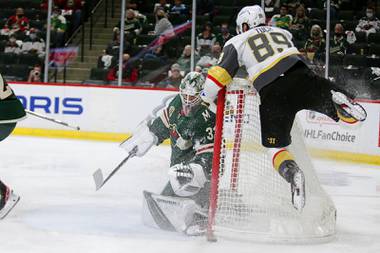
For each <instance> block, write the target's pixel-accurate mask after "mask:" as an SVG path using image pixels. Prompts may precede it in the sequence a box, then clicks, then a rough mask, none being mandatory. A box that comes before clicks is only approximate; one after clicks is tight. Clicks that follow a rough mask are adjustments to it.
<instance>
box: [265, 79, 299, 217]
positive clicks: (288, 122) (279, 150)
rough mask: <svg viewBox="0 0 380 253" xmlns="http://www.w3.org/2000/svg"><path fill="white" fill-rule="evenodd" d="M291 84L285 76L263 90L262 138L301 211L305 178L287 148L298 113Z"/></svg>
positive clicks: (296, 205) (296, 206)
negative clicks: (291, 91)
mask: <svg viewBox="0 0 380 253" xmlns="http://www.w3.org/2000/svg"><path fill="white" fill-rule="evenodd" d="M288 86H290V85H289V84H288V83H287V82H286V78H284V77H281V78H279V79H277V80H276V81H275V82H274V83H272V84H271V85H269V86H267V87H264V88H263V90H262V91H261V93H260V97H261V105H260V121H261V138H262V144H263V146H264V147H266V148H268V154H269V158H270V159H271V162H272V164H273V167H274V169H275V170H277V171H278V173H279V174H280V175H281V176H282V177H283V178H284V179H285V180H286V181H287V182H288V183H289V184H290V186H291V196H292V203H293V206H294V207H295V208H296V209H297V210H301V209H302V208H303V207H304V205H305V177H304V175H303V172H302V170H301V169H300V168H299V167H298V165H297V163H296V162H295V160H294V157H293V155H292V154H291V153H290V151H289V150H288V149H287V146H289V144H290V143H291V136H290V131H291V128H292V125H293V121H294V117H295V113H296V112H295V111H294V110H293V108H292V106H291V103H290V102H289V97H288V96H287V92H288V90H289V87H288Z"/></svg>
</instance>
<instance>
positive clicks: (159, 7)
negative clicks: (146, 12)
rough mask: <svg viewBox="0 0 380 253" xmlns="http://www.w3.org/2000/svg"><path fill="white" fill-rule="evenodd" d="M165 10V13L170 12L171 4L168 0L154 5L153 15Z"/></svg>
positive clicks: (161, 0) (162, 0)
mask: <svg viewBox="0 0 380 253" xmlns="http://www.w3.org/2000/svg"><path fill="white" fill-rule="evenodd" d="M159 10H163V11H164V12H165V13H169V12H170V3H168V2H167V1H166V0H159V2H158V3H156V4H154V9H153V13H155V14H156V13H157V11H159Z"/></svg>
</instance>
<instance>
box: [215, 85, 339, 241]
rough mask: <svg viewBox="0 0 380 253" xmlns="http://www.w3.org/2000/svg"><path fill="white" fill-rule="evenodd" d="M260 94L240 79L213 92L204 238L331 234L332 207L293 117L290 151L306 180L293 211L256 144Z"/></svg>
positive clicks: (258, 141) (305, 238) (263, 151)
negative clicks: (301, 201)
mask: <svg viewBox="0 0 380 253" xmlns="http://www.w3.org/2000/svg"><path fill="white" fill-rule="evenodd" d="M259 104H260V98H259V96H258V94H257V93H256V92H255V90H254V89H253V88H252V87H251V86H250V85H249V83H248V81H246V80H245V79H237V78H235V79H234V80H233V84H232V85H230V86H228V88H227V89H226V90H225V89H224V90H222V91H221V92H220V93H219V96H218V105H217V110H218V111H217V122H216V129H215V144H214V161H213V171H212V179H211V192H210V209H209V225H208V232H207V236H208V239H209V240H214V239H216V238H218V237H220V236H222V237H233V238H239V239H248V240H259V241H262V240H264V241H267V240H269V241H289V242H293V241H294V242H309V241H317V240H326V239H329V238H331V236H332V235H334V234H335V219H336V210H335V206H334V204H333V202H332V201H331V199H330V198H329V196H328V195H327V194H326V193H325V191H324V190H323V189H322V187H321V185H320V183H319V180H318V178H317V176H316V173H315V171H314V169H313V165H312V162H311V160H310V158H309V156H308V153H307V150H306V146H305V144H304V141H303V135H302V129H301V126H300V125H299V123H298V122H297V120H295V123H294V125H293V129H292V133H291V134H292V144H291V146H290V151H291V152H292V154H293V155H294V156H295V159H296V162H297V164H298V165H299V166H300V168H301V169H302V170H303V172H304V174H305V180H306V205H305V207H304V209H303V210H302V211H297V210H296V209H295V208H294V207H293V205H292V203H291V192H290V185H289V183H287V182H286V181H285V179H283V178H282V177H281V176H280V175H279V174H278V172H277V171H275V169H274V168H273V166H272V163H271V161H270V158H269V157H268V155H267V150H266V148H264V147H263V146H262V145H261V128H260V117H259Z"/></svg>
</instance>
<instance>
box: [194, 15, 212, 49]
mask: <svg viewBox="0 0 380 253" xmlns="http://www.w3.org/2000/svg"><path fill="white" fill-rule="evenodd" d="M215 42H216V36H215V34H213V33H212V24H211V23H210V22H207V23H206V24H205V25H204V26H203V30H202V32H201V33H200V34H198V36H197V41H196V45H197V50H198V53H199V55H200V56H203V55H206V54H208V53H210V52H211V47H212V46H213V45H214V44H215Z"/></svg>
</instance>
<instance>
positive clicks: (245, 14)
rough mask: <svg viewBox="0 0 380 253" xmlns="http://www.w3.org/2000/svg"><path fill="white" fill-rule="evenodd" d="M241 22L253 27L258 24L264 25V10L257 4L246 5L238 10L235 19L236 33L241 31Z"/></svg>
mask: <svg viewBox="0 0 380 253" xmlns="http://www.w3.org/2000/svg"><path fill="white" fill-rule="evenodd" d="M243 24H247V25H248V28H249V29H251V28H254V27H256V26H259V25H265V12H264V10H263V9H262V8H261V7H260V6H259V5H253V6H246V7H244V8H243V9H241V10H240V12H239V14H238V16H237V19H236V32H237V34H240V33H243V32H244V30H243Z"/></svg>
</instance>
